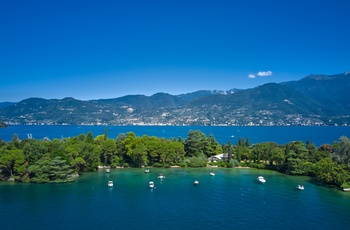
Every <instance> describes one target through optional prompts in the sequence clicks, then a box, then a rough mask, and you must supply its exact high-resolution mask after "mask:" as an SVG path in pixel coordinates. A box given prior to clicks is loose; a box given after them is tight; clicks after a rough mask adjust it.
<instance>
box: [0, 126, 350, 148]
mask: <svg viewBox="0 0 350 230" xmlns="http://www.w3.org/2000/svg"><path fill="white" fill-rule="evenodd" d="M106 128H107V129H108V136H109V137H110V138H116V137H117V136H118V135H119V134H121V133H127V132H134V133H135V134H136V135H137V136H142V135H148V136H157V137H165V138H167V139H168V138H178V137H180V136H181V137H182V138H184V139H185V138H186V137H187V135H188V133H189V131H190V130H200V131H202V132H203V133H205V134H206V135H207V136H208V135H209V134H210V133H212V134H213V135H214V137H215V138H216V140H217V141H218V142H219V143H220V144H222V143H228V141H231V143H233V144H236V143H237V141H238V138H240V137H241V138H249V140H250V142H251V144H254V143H261V142H267V141H273V142H276V143H278V144H286V143H288V142H291V141H303V142H306V141H307V140H310V141H311V143H314V144H315V145H316V146H320V145H322V144H332V143H333V141H338V140H339V137H341V136H347V137H349V138H350V127H344V126H289V127H281V126H269V127H251V126H107V127H105V126H53V125H43V126H40V125H39V126H35V125H11V126H9V127H8V128H2V129H0V138H1V139H2V140H5V141H10V140H11V139H12V137H13V135H14V134H15V133H17V134H18V136H19V138H20V139H25V138H27V137H28V134H31V135H32V137H33V138H35V139H42V138H45V137H48V138H49V139H53V138H59V139H60V138H64V137H72V136H78V135H79V134H87V133H88V132H89V131H91V132H92V133H93V135H94V136H97V135H100V134H104V132H105V129H106Z"/></svg>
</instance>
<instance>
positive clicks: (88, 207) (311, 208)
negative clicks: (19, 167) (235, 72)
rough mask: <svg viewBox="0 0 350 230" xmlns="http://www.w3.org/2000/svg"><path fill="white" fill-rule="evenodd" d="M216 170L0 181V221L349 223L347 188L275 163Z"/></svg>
mask: <svg viewBox="0 0 350 230" xmlns="http://www.w3.org/2000/svg"><path fill="white" fill-rule="evenodd" d="M213 171H214V172H215V174H216V175H215V176H210V175H209V173H210V172H211V171H210V169H209V168H205V169H183V168H172V169H153V168H151V172H150V173H149V174H145V173H144V170H143V169H112V170H111V173H109V174H106V173H105V172H104V171H99V172H96V173H86V174H84V175H83V176H82V177H80V178H79V179H78V180H77V181H76V182H74V183H67V184H15V183H0V205H1V207H0V216H1V220H2V221H1V223H0V229H148V228H152V229H300V228H307V229H349V226H350V212H349V208H350V193H345V192H342V191H339V190H336V189H331V188H326V187H322V186H318V185H316V184H313V183H312V182H311V181H310V179H309V178H308V177H292V176H287V175H284V174H280V173H277V172H274V171H267V170H256V169H235V168H234V169H221V168H214V169H213ZM159 173H163V174H164V175H165V179H163V180H160V179H157V176H158V175H159ZM259 175H262V176H264V177H265V178H266V180H267V182H266V183H265V184H259V183H258V182H257V180H256V178H257V177H258V176H259ZM109 180H113V181H114V187H113V188H108V186H107V182H108V181H109ZM195 180H198V181H199V185H198V186H194V184H193V182H194V181H195ZM149 181H154V182H155V186H156V189H150V188H149V187H148V182H149ZM298 184H303V185H304V186H305V190H304V191H300V190H297V189H296V186H297V185H298Z"/></svg>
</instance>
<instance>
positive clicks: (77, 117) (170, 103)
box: [0, 73, 350, 125]
mask: <svg viewBox="0 0 350 230" xmlns="http://www.w3.org/2000/svg"><path fill="white" fill-rule="evenodd" d="M349 88H350V75H349V74H347V73H343V74H335V75H322V74H317V75H308V76H306V77H304V78H302V79H300V80H297V81H290V82H282V83H267V84H264V85H260V86H257V87H254V88H249V89H244V90H243V89H231V90H227V91H220V90H198V91H195V92H192V93H186V94H180V95H171V94H168V93H161V92H160V93H156V94H153V95H151V96H145V95H126V96H123V97H118V98H111V99H98V100H96V99H95V100H86V101H83V100H77V99H74V98H72V97H66V98H63V99H43V98H28V99H24V100H22V101H20V102H18V103H14V104H10V105H9V106H5V107H2V108H1V107H0V120H2V121H5V122H7V123H9V124H81V125H102V124H103V125H347V124H348V123H350V121H349V115H348V114H349V113H350V99H349V98H350V93H349V92H348V89H349Z"/></svg>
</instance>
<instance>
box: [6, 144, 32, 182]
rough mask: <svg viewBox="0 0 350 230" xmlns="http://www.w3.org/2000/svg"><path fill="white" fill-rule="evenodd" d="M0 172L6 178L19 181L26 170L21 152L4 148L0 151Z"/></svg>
mask: <svg viewBox="0 0 350 230" xmlns="http://www.w3.org/2000/svg"><path fill="white" fill-rule="evenodd" d="M0 169H1V170H0V172H1V174H2V175H3V176H4V177H6V178H15V179H16V180H19V179H20V177H21V176H22V175H23V174H24V172H25V170H26V164H25V156H24V154H23V150H20V149H11V150H8V149H6V148H5V147H2V148H1V149H0Z"/></svg>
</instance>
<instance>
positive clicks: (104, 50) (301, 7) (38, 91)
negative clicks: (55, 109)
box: [0, 0, 350, 102]
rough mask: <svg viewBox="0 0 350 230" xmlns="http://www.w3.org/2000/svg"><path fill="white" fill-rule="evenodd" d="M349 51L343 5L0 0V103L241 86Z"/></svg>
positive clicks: (343, 63)
mask: <svg viewBox="0 0 350 230" xmlns="http://www.w3.org/2000/svg"><path fill="white" fill-rule="evenodd" d="M349 54H350V1H347V0H342V1H340V0H329V1H325V0H293V1H289V0H286V1H281V0H245V1H243V0H242V1H235V0H227V1H224V0H217V1H213V0H210V1H209V0H201V1H193V0H186V1H184V0H174V1H172V0H166V1H164V0H163V1H153V0H147V1H141V0H125V1H101V0H100V1H89V0H84V1H74V0H70V1H66V0H60V1H56V0H51V1H35V0H33V1H19V0H11V1H1V3H0V81H1V82H0V102H1V101H12V102H16V101H20V100H22V99H26V98H29V97H42V98H46V99H51V98H59V99H60V98H64V97H74V98H77V99H81V100H89V99H101V98H116V97H120V96H124V95H131V94H132V95H133V94H144V95H148V96H149V95H152V94H154V93H157V92H165V93H170V94H173V95H176V94H181V93H187V92H193V91H196V90H202V89H217V90H228V89H231V88H241V89H245V88H252V87H256V86H258V85H261V84H264V83H268V82H284V81H290V80H299V79H301V78H302V77H304V76H306V75H308V74H329V75H331V74H337V73H342V72H347V71H350V55H349Z"/></svg>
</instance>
